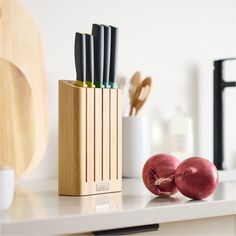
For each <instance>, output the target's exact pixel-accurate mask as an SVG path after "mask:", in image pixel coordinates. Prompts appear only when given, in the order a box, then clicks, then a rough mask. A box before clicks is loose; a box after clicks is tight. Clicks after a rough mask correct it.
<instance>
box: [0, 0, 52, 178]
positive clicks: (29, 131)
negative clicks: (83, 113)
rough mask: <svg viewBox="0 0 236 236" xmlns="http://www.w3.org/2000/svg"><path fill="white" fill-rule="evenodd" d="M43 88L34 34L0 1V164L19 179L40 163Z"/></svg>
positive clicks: (10, 4)
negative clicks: (11, 168)
mask: <svg viewBox="0 0 236 236" xmlns="http://www.w3.org/2000/svg"><path fill="white" fill-rule="evenodd" d="M47 112H48V109H47V85H46V76H45V70H44V59H43V49H42V44H41V40H40V36H39V33H38V31H37V29H36V27H35V25H34V23H33V20H32V18H31V17H30V16H29V14H28V13H27V12H26V11H25V10H24V9H23V8H22V7H21V6H20V5H19V4H18V3H17V2H15V1H0V166H1V165H2V166H12V167H13V168H14V169H15V173H16V177H17V178H20V177H21V176H23V175H24V174H26V173H28V172H29V171H30V170H32V169H33V168H35V167H36V166H37V164H38V163H39V161H40V160H41V159H42V157H43V154H44V151H45V149H46V144H47V138H48V114H47Z"/></svg>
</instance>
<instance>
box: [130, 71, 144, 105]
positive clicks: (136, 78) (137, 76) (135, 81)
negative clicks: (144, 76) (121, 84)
mask: <svg viewBox="0 0 236 236" xmlns="http://www.w3.org/2000/svg"><path fill="white" fill-rule="evenodd" d="M140 84H141V73H140V72H139V71H137V72H135V73H134V74H133V76H132V77H131V79H130V86H129V97H130V104H131V103H132V99H133V95H134V93H135V91H136V90H137V88H138V87H139V86H140Z"/></svg>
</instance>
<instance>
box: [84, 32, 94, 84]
mask: <svg viewBox="0 0 236 236" xmlns="http://www.w3.org/2000/svg"><path fill="white" fill-rule="evenodd" d="M85 38H86V82H88V83H89V84H87V85H88V86H89V85H93V82H94V45H93V35H90V34H86V35H85ZM89 87H90V86H89Z"/></svg>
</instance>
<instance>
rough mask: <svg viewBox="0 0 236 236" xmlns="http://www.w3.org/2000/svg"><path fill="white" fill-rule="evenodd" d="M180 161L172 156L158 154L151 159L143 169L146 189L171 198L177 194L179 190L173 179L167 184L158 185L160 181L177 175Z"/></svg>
mask: <svg viewBox="0 0 236 236" xmlns="http://www.w3.org/2000/svg"><path fill="white" fill-rule="evenodd" d="M178 165H179V161H178V160H177V159H176V158H175V157H174V156H171V155H167V154H158V155H155V156H152V157H150V158H149V159H148V160H147V161H146V163H145V164H144V167H143V174H142V177H143V182H144V184H145V186H146V188H147V189H148V190H149V191H150V192H152V193H153V194H155V195H165V196H169V195H172V194H175V193H176V192H177V191H178V189H177V188H176V185H175V183H174V180H173V178H172V179H169V181H167V183H164V182H163V183H161V185H157V184H156V183H158V180H159V179H165V178H167V177H169V176H172V175H174V174H175V171H176V169H177V167H178Z"/></svg>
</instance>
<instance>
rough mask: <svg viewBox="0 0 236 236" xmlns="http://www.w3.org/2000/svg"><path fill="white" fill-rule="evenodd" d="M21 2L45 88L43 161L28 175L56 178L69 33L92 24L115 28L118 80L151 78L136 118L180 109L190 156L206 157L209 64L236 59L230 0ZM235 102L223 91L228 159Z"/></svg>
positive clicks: (234, 151)
mask: <svg viewBox="0 0 236 236" xmlns="http://www.w3.org/2000/svg"><path fill="white" fill-rule="evenodd" d="M20 2H21V3H22V4H23V5H24V6H25V8H26V9H28V11H29V13H30V14H31V15H32V17H33V18H34V20H35V22H36V24H37V26H38V28H39V31H40V33H41V36H42V41H43V45H44V50H45V60H46V70H47V78H48V88H49V116H50V119H49V122H50V137H49V144H48V148H47V151H46V153H45V158H44V160H43V161H42V162H41V164H40V165H39V167H38V168H37V169H36V170H35V171H34V172H33V173H32V174H31V175H30V176H29V178H44V177H54V176H56V175H57V119H58V117H57V99H58V90H57V84H58V80H59V79H74V78H75V69H74V55H73V47H74V33H75V32H76V31H80V32H90V31H91V25H92V23H106V24H112V25H115V26H118V27H119V29H120V40H119V65H118V74H119V75H122V76H126V77H127V78H129V77H130V76H131V75H132V73H133V72H135V71H136V70H140V71H141V72H143V74H144V75H150V76H152V77H153V78H154V82H155V87H154V89H153V92H152V95H151V99H150V101H149V103H148V104H147V106H146V107H145V109H144V111H143V113H145V114H147V115H148V116H149V117H151V118H152V119H157V118H158V119H168V118H169V117H170V116H171V115H173V113H174V109H175V107H176V105H177V104H181V105H182V106H183V107H185V109H186V111H187V113H188V114H190V115H191V116H192V117H193V118H194V120H195V138H196V143H195V150H196V154H197V155H202V156H205V157H207V158H209V159H210V160H212V132H213V131H212V110H213V109H212V96H213V95H212V69H213V67H212V61H213V59H216V58H223V57H232V56H236V6H235V1H234V0H224V1H222V0H113V1H111V0H99V1H98V0H70V1H66V0H64V1H61V0H55V1H53V0H51V1H50V0H48V1H46V0H44V1H43V0H38V1H33V0H20ZM235 80H236V74H235ZM235 99H236V89H231V91H230V92H229V91H228V92H227V113H230V114H228V116H227V119H226V120H227V129H228V130H231V132H227V146H229V148H228V150H229V151H227V155H228V156H232V155H234V157H235V159H236V147H235V140H236V134H235V131H236V126H235V125H234V126H233V123H235V122H234V121H235V118H236V108H235V107H236V106H235V105H234V101H236V100H235ZM232 127H233V128H232ZM232 130H233V131H234V132H232ZM160 151H161V150H160ZM231 160H232V159H231Z"/></svg>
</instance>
